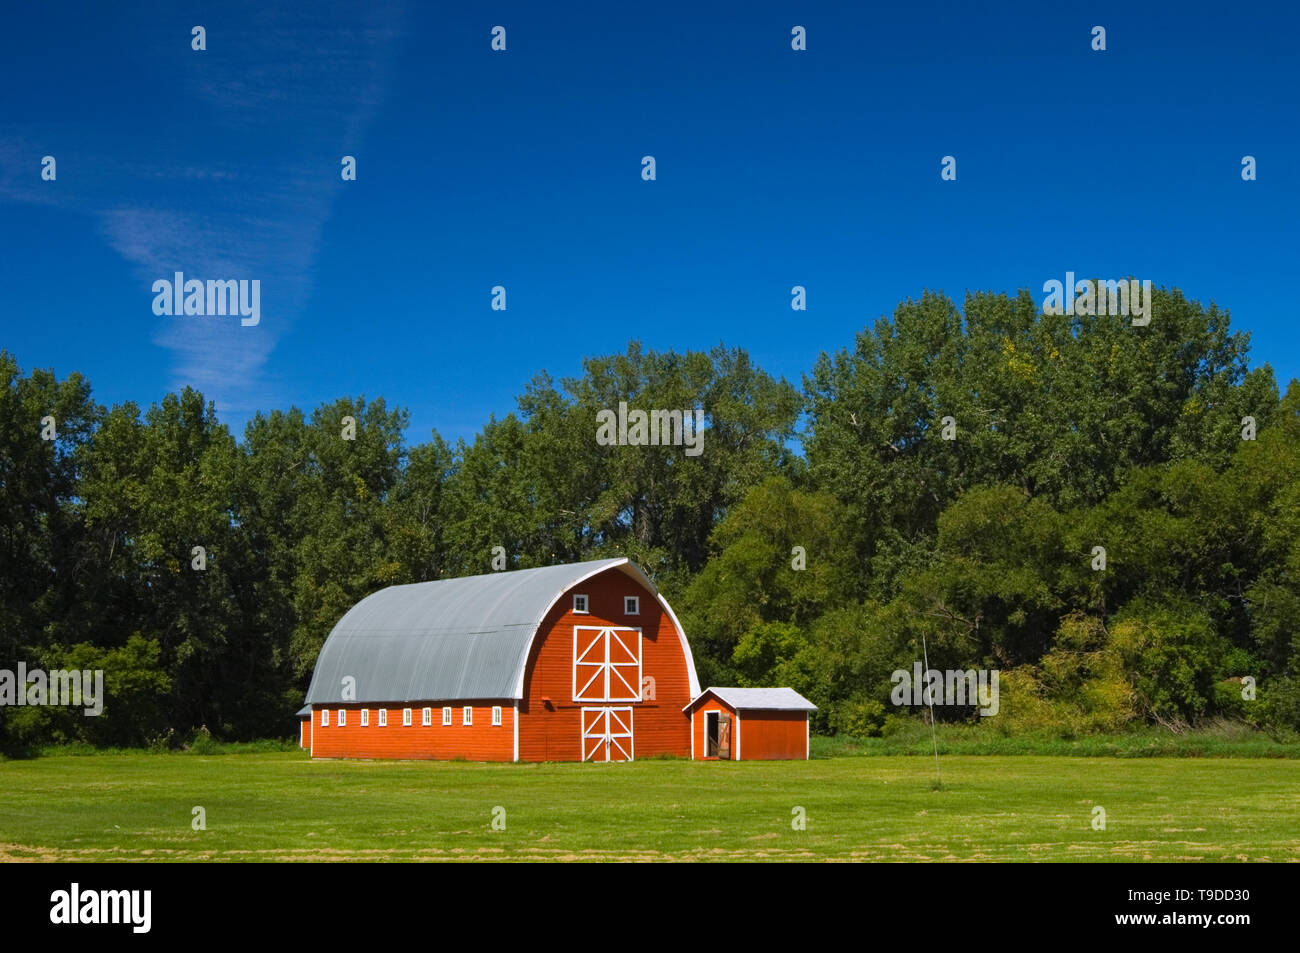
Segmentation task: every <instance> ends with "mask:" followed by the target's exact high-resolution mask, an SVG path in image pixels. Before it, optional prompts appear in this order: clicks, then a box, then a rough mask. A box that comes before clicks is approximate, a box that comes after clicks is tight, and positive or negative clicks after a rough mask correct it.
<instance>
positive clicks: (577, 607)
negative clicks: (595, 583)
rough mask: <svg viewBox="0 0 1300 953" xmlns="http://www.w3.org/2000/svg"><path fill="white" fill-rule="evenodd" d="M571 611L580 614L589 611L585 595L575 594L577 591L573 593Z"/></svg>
mask: <svg viewBox="0 0 1300 953" xmlns="http://www.w3.org/2000/svg"><path fill="white" fill-rule="evenodd" d="M573 611H574V612H576V613H579V614H580V615H586V614H587V613H588V612H589V611H591V610H589V609H588V608H587V597H586V596H584V595H579V594H577V593H574V596H573Z"/></svg>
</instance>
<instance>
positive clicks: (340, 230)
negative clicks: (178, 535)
mask: <svg viewBox="0 0 1300 953" xmlns="http://www.w3.org/2000/svg"><path fill="white" fill-rule="evenodd" d="M982 6H983V5H976V4H956V3H954V4H909V5H898V6H897V7H876V6H872V5H862V6H858V5H845V4H830V3H766V2H747V3H726V4H698V3H693V4H674V3H655V4H649V5H611V4H566V5H563V8H562V9H558V8H559V7H560V5H556V4H537V3H526V4H525V3H494V4H466V5H458V6H454V7H449V6H445V5H433V4H422V3H410V4H403V3H383V2H376V3H357V4H353V5H331V4H327V3H321V4H310V5H308V4H293V5H275V4H264V3H256V4H216V5H208V4H187V3H166V4H133V5H130V6H129V7H128V8H121V7H118V6H116V5H105V4H100V3H86V4H65V3H57V2H55V3H41V4H25V5H23V6H22V7H20V8H15V9H14V10H13V11H10V12H8V13H7V14H6V24H5V29H4V30H3V32H0V250H2V251H3V254H2V255H0V280H2V281H3V289H4V296H3V299H0V347H5V348H7V349H9V350H10V351H12V352H14V353H15V354H16V355H17V358H18V360H19V362H20V364H21V365H22V366H23V367H24V368H27V369H30V368H32V367H52V368H53V369H54V370H55V372H56V373H57V374H59V375H60V376H65V375H66V374H68V373H70V372H72V371H80V372H82V373H83V374H85V375H87V376H88V377H89V379H90V381H91V383H92V384H93V386H94V389H95V396H96V399H97V400H99V401H100V402H103V403H110V404H111V403H118V402H121V401H124V400H135V401H137V402H138V403H139V404H141V405H142V406H147V405H148V404H149V403H151V402H153V401H156V400H158V399H159V398H160V397H161V396H162V395H163V394H164V393H166V392H167V391H168V390H173V389H179V388H180V387H183V386H184V385H186V384H190V385H192V386H195V387H197V388H198V389H200V390H202V391H203V392H204V393H205V394H206V395H207V396H208V397H210V398H211V399H213V400H214V401H216V403H217V406H218V409H219V412H220V415H221V417H222V419H223V420H224V421H226V422H227V423H229V424H230V425H231V426H232V428H234V429H235V432H236V433H237V434H240V433H242V428H243V424H244V422H245V420H246V419H247V418H248V417H249V416H250V415H251V414H252V413H253V412H254V411H256V410H258V409H263V410H266V409H271V408H275V407H281V408H285V407H288V406H290V405H293V404H296V405H298V406H300V407H302V408H304V409H310V408H312V407H315V406H316V405H317V404H318V403H320V402H323V401H326V400H331V399H333V398H335V397H338V396H342V395H358V394H364V395H365V396H367V397H369V398H373V397H376V396H381V395H382V396H383V397H384V398H385V399H387V400H388V401H389V402H390V404H397V405H401V406H405V407H408V408H409V409H410V411H411V423H412V426H411V429H410V430H409V431H408V440H410V441H411V442H419V441H421V440H423V439H425V438H426V437H427V435H428V433H429V431H430V429H431V428H437V429H438V430H439V431H440V432H441V433H442V434H443V435H444V436H445V437H448V438H450V439H455V438H456V437H461V436H464V437H471V436H472V435H473V433H474V432H475V431H476V430H477V429H478V428H479V427H480V426H481V425H482V424H483V423H484V422H485V421H486V419H487V418H488V415H489V414H492V413H495V414H497V415H498V416H499V415H502V414H504V413H506V412H509V411H510V410H512V409H514V397H515V395H517V394H518V393H520V392H521V391H522V390H523V388H524V386H525V384H526V383H527V381H528V380H529V379H530V378H531V377H532V376H533V374H535V373H536V372H537V371H539V370H541V369H546V370H547V371H549V372H550V373H551V374H552V375H553V376H555V377H556V378H560V377H564V376H573V375H577V374H579V373H580V372H581V361H582V358H583V357H585V356H590V355H600V354H608V353H612V352H619V351H622V350H623V349H624V348H625V347H626V345H627V342H628V341H629V340H630V339H638V340H640V341H642V342H643V344H644V345H645V346H646V347H647V348H652V349H657V350H664V349H670V348H671V349H677V350H679V351H681V350H687V349H704V348H708V347H710V346H712V345H714V344H717V343H719V342H722V343H725V344H726V345H728V346H739V347H743V348H745V349H747V350H748V351H749V353H750V354H751V356H752V357H753V358H754V360H755V361H756V362H758V363H759V364H760V365H761V366H763V367H764V368H765V369H767V370H768V371H770V372H772V373H774V374H777V375H784V376H786V377H788V378H789V379H791V380H792V381H794V382H796V383H798V382H799V380H800V375H801V374H802V373H803V372H804V371H805V370H807V369H808V368H809V367H810V366H811V364H812V362H813V360H814V359H815V358H816V356H817V354H818V353H819V352H821V351H823V350H835V349H838V348H840V347H846V346H850V345H851V344H852V341H853V336H854V334H855V332H857V331H858V330H859V329H860V328H861V327H862V326H863V325H864V324H866V323H869V322H871V321H873V320H874V319H875V318H877V317H879V316H880V315H882V314H888V313H892V311H893V309H894V307H895V306H896V305H897V303H898V302H899V301H900V300H903V299H905V298H907V297H909V296H910V297H919V296H920V295H921V293H922V292H923V291H924V290H926V289H935V290H943V291H946V292H947V293H948V294H949V295H951V296H953V297H955V298H956V299H957V300H958V301H960V298H961V296H962V294H963V293H964V291H965V290H966V289H991V290H994V291H1006V292H1008V293H1014V292H1015V291H1016V290H1017V289H1019V288H1022V287H1028V288H1030V289H1031V290H1032V291H1033V293H1034V295H1035V297H1036V298H1038V299H1040V300H1041V298H1042V293H1041V287H1042V284H1043V282H1044V281H1046V280H1048V279H1050V278H1056V279H1058V280H1060V279H1063V278H1064V275H1065V272H1066V271H1067V270H1068V271H1074V272H1076V273H1077V274H1078V275H1079V276H1080V277H1085V276H1091V275H1095V276H1099V277H1121V276H1124V275H1135V276H1137V277H1140V278H1149V279H1151V280H1153V281H1154V282H1155V283H1156V284H1157V285H1166V286H1177V287H1179V288H1181V289H1183V291H1184V292H1185V293H1186V294H1187V295H1188V296H1189V297H1192V298H1195V299H1198V300H1201V301H1202V302H1204V303H1209V302H1210V301H1211V300H1213V301H1216V302H1217V303H1218V304H1219V305H1220V306H1221V307H1226V308H1229V309H1230V310H1231V313H1232V318H1233V327H1234V328H1236V329H1241V330H1247V331H1250V332H1251V334H1252V344H1253V349H1252V354H1253V363H1254V364H1256V365H1259V364H1263V363H1265V362H1267V363H1270V364H1271V365H1272V366H1273V368H1274V370H1275V372H1276V373H1277V376H1278V378H1279V382H1280V383H1281V385H1282V386H1283V387H1285V384H1286V382H1287V381H1288V380H1289V379H1290V378H1292V377H1297V376H1300V347H1298V346H1297V344H1296V335H1295V334H1294V333H1293V328H1294V326H1295V322H1296V320H1297V316H1296V307H1295V302H1294V298H1293V292H1294V289H1295V286H1296V282H1295V275H1296V274H1297V272H1298V271H1300V263H1298V262H1297V249H1300V241H1298V240H1297V239H1298V238H1300V214H1298V213H1300V190H1298V188H1297V184H1296V183H1297V174H1298V173H1300V169H1298V168H1297V154H1298V151H1300V149H1298V143H1297V132H1296V117H1297V115H1300V112H1298V111H1297V108H1296V107H1297V100H1298V99H1300V63H1298V56H1300V54H1298V53H1297V42H1296V38H1297V36H1300V30H1298V29H1297V27H1300V13H1297V12H1296V11H1295V9H1294V8H1293V7H1289V6H1288V5H1285V4H1259V5H1249V6H1227V7H1225V6H1223V5H1218V6H1215V7H1210V6H1208V5H1206V6H1200V5H1196V4H1189V3H1181V4H1168V5H1149V4H1132V3H1114V4H1111V3H1074V4H1041V3H1032V4H1015V5H1002V6H999V7H998V8H997V9H996V10H983V9H979V7H982ZM846 8H847V9H846ZM124 9H129V10H130V11H131V12H124ZM196 24H201V25H203V26H204V27H205V28H206V30H207V50H206V51H203V52H195V51H193V50H192V49H191V48H190V41H191V35H190V30H191V27H192V26H194V25H196ZM498 24H500V25H503V26H505V28H506V30H507V46H508V49H507V51H506V52H505V53H496V52H493V51H492V50H491V49H490V41H491V35H490V31H491V29H492V27H493V26H495V25H498ZM796 24H799V25H803V26H805V27H806V28H807V33H808V49H807V51H806V52H794V51H792V50H791V48H790V31H791V28H792V27H793V26H794V25H796ZM1098 24H1099V25H1102V26H1104V27H1105V28H1106V30H1107V50H1106V51H1105V52H1094V51H1093V50H1092V49H1091V47H1090V41H1091V29H1092V27H1093V26H1094V25H1098ZM647 154H649V155H653V156H655V158H656V162H657V174H658V178H657V181H654V182H644V181H642V179H641V176H640V172H641V161H640V160H641V157H642V156H643V155H647ZM45 155H53V156H54V157H55V158H56V161H57V163H58V164H57V175H58V177H57V179H56V180H55V181H54V182H46V181H42V179H41V176H40V163H41V158H42V156H45ZM343 155H354V156H355V157H356V159H357V172H358V175H357V180H356V181H355V182H344V181H342V180H341V179H340V175H339V170H340V159H341V157H342V156H343ZM944 155H953V156H955V157H956V159H957V173H958V175H957V181H955V182H943V181H941V180H940V175H939V172H940V158H941V157H942V156H944ZM1244 155H1253V156H1255V157H1256V159H1257V161H1258V180H1257V181H1255V182H1243V181H1242V179H1241V175H1240V171H1241V158H1242V156H1244ZM176 270H181V271H184V272H185V273H186V275H187V277H196V278H203V279H206V278H247V279H254V278H256V279H260V281H261V285H262V301H261V310H262V318H261V323H260V324H259V325H258V326H257V327H247V328H246V327H241V326H240V324H239V321H238V319H231V318H197V317H189V318H177V317H159V316H156V315H155V314H154V313H153V310H152V301H153V294H152V291H151V285H152V283H153V281H154V280H156V279H159V278H170V277H171V274H172V272H174V271H176ZM498 284H499V285H503V286H505V288H506V289H507V296H508V310H507V311H505V312H495V311H492V310H491V309H490V307H489V304H490V290H491V288H492V287H493V286H494V285H498ZM796 284H801V285H804V286H805V287H806V288H807V289H808V310H807V312H806V313H801V314H796V313H794V312H792V311H791V310H790V289H791V287H792V286H793V285H796Z"/></svg>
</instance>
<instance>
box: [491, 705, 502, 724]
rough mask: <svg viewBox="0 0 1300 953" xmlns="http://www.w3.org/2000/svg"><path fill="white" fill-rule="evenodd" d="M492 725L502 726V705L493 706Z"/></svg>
mask: <svg viewBox="0 0 1300 953" xmlns="http://www.w3.org/2000/svg"><path fill="white" fill-rule="evenodd" d="M492 724H494V725H499V724H501V706H500V705H493V706H492Z"/></svg>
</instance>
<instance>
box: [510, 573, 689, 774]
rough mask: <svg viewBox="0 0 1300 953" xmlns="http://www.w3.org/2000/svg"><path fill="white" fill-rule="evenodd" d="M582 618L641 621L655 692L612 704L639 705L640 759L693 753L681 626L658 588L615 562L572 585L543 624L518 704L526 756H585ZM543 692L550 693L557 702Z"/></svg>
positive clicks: (645, 666)
mask: <svg viewBox="0 0 1300 953" xmlns="http://www.w3.org/2000/svg"><path fill="white" fill-rule="evenodd" d="M574 593H582V594H585V595H586V596H587V599H588V609H589V612H588V613H587V614H580V613H575V612H574V611H573V595H574ZM624 596H640V601H641V605H640V610H641V611H640V614H639V615H631V616H630V615H625V614H624V613H623V597H624ZM575 625H583V626H586V625H592V626H600V625H605V626H633V627H636V626H639V627H640V628H641V674H642V676H643V677H644V676H647V675H649V676H651V677H653V678H654V680H655V698H654V700H653V701H651V700H649V699H646V700H643V701H640V702H609V703H608V704H609V705H610V706H611V707H631V708H632V709H633V712H632V731H633V734H634V736H635V751H634V752H633V754H634V756H635V757H636V758H645V757H648V756H650V755H655V754H674V755H678V756H680V757H683V758H688V757H690V754H691V735H690V719H689V718H688V717H687V715H686V714H685V713H684V712H683V711H682V709H683V708H685V707H686V705H687V704H688V703H689V702H690V700H691V687H690V675H689V674H688V669H687V662H686V653H685V652H684V651H683V649H682V643H681V639H680V638H679V637H678V635H677V629H676V627H674V625H673V621H672V619H671V618H670V617H669V615H668V613H666V612H664V611H663V607H662V606H660V604H659V600H658V599H656V598H655V596H654V595H653V593H650V592H648V591H646V590H645V589H644V588H643V587H642V586H641V585H639V584H638V583H637V582H635V581H634V580H633V579H632V578H631V577H630V576H626V575H624V574H623V573H621V572H619V571H618V570H617V569H608V570H606V571H605V572H603V573H601V574H600V575H598V576H594V577H592V578H591V579H588V580H587V581H586V582H582V583H579V584H578V585H577V586H575V587H574V588H572V589H571V590H569V591H568V592H566V593H565V594H564V595H563V596H562V597H561V598H560V601H559V602H558V603H556V605H555V606H554V607H552V609H551V612H550V613H549V614H548V615H547V618H546V620H545V621H544V622H543V623H542V625H541V627H540V628H539V630H538V637H537V639H536V640H535V641H534V643H533V651H532V655H531V656H530V657H529V660H528V668H527V674H526V676H525V678H524V698H523V701H521V702H520V706H519V759H520V760H521V761H579V760H581V759H582V715H581V708H583V707H585V706H586V705H587V704H588V703H583V702H575V701H574V699H573V627H574V626H575ZM543 698H549V699H550V700H551V705H550V707H548V706H547V705H546V704H545V703H543V701H542V699H543ZM596 707H598V706H596Z"/></svg>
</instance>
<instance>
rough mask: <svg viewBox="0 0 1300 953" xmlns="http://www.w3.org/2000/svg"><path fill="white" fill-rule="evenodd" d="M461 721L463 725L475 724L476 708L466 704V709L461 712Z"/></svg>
mask: <svg viewBox="0 0 1300 953" xmlns="http://www.w3.org/2000/svg"><path fill="white" fill-rule="evenodd" d="M460 723H461V724H462V725H472V724H474V709H473V708H471V707H470V706H469V705H466V706H465V710H464V711H462V712H461V713H460Z"/></svg>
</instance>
